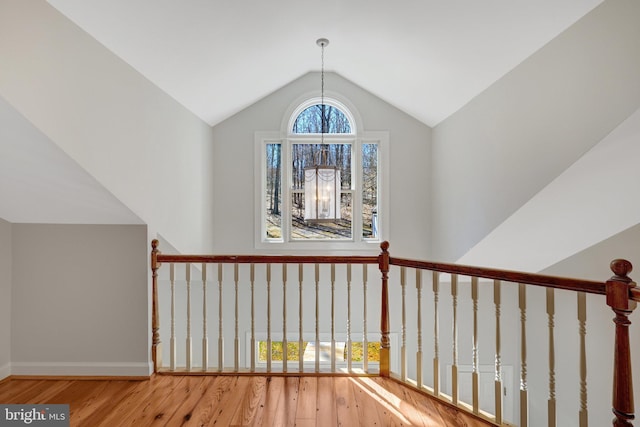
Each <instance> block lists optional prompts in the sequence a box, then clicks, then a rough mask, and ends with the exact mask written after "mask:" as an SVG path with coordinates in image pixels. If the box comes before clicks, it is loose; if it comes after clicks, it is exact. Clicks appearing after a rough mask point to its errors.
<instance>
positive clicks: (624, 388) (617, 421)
mask: <svg viewBox="0 0 640 427" xmlns="http://www.w3.org/2000/svg"><path fill="white" fill-rule="evenodd" d="M631 269H632V266H631V263H630V262H629V261H626V260H623V259H616V260H613V261H611V271H613V273H614V276H613V277H612V278H611V279H609V280H608V281H607V305H609V306H610V307H611V309H612V310H613V312H614V313H615V314H616V317H614V319H613V323H615V325H616V339H615V349H614V356H613V414H614V415H615V418H614V419H613V426H615V427H628V426H632V424H631V420H633V419H634V413H633V412H634V410H633V381H632V378H631V350H630V346H629V325H631V321H630V320H629V315H630V314H631V312H632V311H633V310H634V309H635V308H636V302H635V301H633V300H631V299H630V296H631V295H630V294H631V288H634V287H635V286H636V284H635V283H634V282H633V281H632V280H631V279H630V278H629V276H628V274H629V273H630V272H631Z"/></svg>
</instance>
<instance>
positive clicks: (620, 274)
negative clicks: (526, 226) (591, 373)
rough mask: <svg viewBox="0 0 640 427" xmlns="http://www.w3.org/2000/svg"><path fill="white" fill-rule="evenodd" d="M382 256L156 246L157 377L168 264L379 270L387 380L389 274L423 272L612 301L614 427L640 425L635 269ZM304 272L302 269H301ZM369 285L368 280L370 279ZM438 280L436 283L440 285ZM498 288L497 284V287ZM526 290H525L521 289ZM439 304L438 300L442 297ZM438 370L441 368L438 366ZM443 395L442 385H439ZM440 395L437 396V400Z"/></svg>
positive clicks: (622, 264) (621, 263)
mask: <svg viewBox="0 0 640 427" xmlns="http://www.w3.org/2000/svg"><path fill="white" fill-rule="evenodd" d="M380 249H381V252H380V254H379V255H377V256H316V255H172V254H162V253H161V252H160V251H159V250H158V241H157V240H154V241H153V242H152V251H151V269H152V273H153V275H152V286H153V289H152V294H153V303H152V342H153V346H152V354H151V356H152V360H153V363H154V370H155V371H156V372H157V370H158V366H160V365H161V363H162V362H161V357H162V356H161V355H162V351H161V347H160V345H161V343H160V337H159V327H160V322H159V308H158V301H157V300H158V269H159V268H160V266H161V264H162V263H165V262H166V263H192V264H198V263H203V264H204V263H233V264H316V265H317V264H377V265H378V268H379V270H380V273H381V282H382V284H381V305H380V334H381V338H380V371H379V375H381V376H387V377H388V376H390V375H391V372H390V366H391V354H390V347H391V346H390V329H389V324H390V307H389V271H390V267H391V266H398V267H409V268H413V269H417V270H429V271H431V272H434V276H435V277H437V273H448V274H452V275H454V276H455V277H456V278H457V277H458V276H465V277H470V278H472V280H477V278H481V279H490V280H494V281H496V283H500V282H505V283H515V284H520V285H535V286H543V287H546V288H548V289H563V290H569V291H575V292H580V293H589V294H597V295H606V302H607V305H609V306H610V307H611V308H612V310H613V311H614V313H615V318H614V319H613V321H614V324H615V348H614V372H613V399H612V410H613V413H614V415H615V418H614V419H613V426H614V427H631V426H632V424H631V420H633V419H634V402H633V384H632V376H631V360H632V359H631V353H630V343H629V326H630V325H631V321H630V320H629V315H630V314H631V313H632V312H633V310H634V309H635V307H636V302H637V301H640V288H637V287H636V284H635V283H634V282H633V281H632V280H631V278H629V276H628V274H629V273H630V272H631V270H632V266H631V263H630V262H628V261H626V260H614V261H612V262H611V270H612V271H613V273H614V276H613V277H611V278H610V279H609V280H607V281H606V282H604V283H603V282H597V281H591V280H583V279H574V278H566V277H556V276H550V275H542V274H535V273H525V272H518V271H510V270H500V269H494V268H484V267H476V266H468V265H458V264H449V263H440V262H430V261H419V260H413V259H406V258H396V257H391V256H390V254H389V243H388V242H386V241H385V242H382V243H381V245H380ZM300 268H302V267H300ZM365 280H366V279H365ZM434 280H435V279H434ZM494 287H495V283H494ZM521 288H523V286H521ZM436 298H437V295H436ZM434 366H437V365H434ZM436 390H437V385H436ZM437 393H438V392H436V394H437Z"/></svg>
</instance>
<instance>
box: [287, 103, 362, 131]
mask: <svg viewBox="0 0 640 427" xmlns="http://www.w3.org/2000/svg"><path fill="white" fill-rule="evenodd" d="M323 124H324V126H323ZM323 129H324V130H323ZM291 131H292V132H293V133H351V123H349V120H348V119H347V116H345V114H344V113H343V112H342V111H340V109H338V108H336V107H333V106H331V105H325V106H324V120H322V104H316V105H312V106H311V107H307V108H305V109H304V110H303V111H302V113H300V114H299V115H298V117H297V118H296V121H295V122H294V123H293V129H292V130H291Z"/></svg>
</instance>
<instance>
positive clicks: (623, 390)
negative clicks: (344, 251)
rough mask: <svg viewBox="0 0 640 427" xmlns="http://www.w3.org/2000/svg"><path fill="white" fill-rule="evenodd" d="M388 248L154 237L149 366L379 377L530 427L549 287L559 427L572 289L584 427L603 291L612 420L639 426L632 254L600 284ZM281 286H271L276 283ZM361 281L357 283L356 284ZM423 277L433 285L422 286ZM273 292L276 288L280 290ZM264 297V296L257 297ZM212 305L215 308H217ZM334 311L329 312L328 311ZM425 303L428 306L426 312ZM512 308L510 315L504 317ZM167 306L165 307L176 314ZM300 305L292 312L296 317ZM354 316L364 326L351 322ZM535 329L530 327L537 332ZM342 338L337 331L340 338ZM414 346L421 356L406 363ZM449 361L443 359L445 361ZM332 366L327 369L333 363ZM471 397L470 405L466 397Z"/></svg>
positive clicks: (551, 385) (552, 408) (553, 396)
mask: <svg viewBox="0 0 640 427" xmlns="http://www.w3.org/2000/svg"><path fill="white" fill-rule="evenodd" d="M381 250H382V251H381V253H380V254H379V255H378V256H278V255H274V256H266V255H170V254H162V253H161V252H160V251H159V250H158V241H157V240H154V241H153V242H152V252H151V268H152V274H153V290H152V292H153V304H152V350H151V356H152V360H153V364H154V371H155V372H157V373H214V374H225V373H233V374H238V373H248V374H257V373H258V372H260V373H261V374H269V375H309V374H311V375H323V374H330V375H380V376H385V377H391V378H394V379H396V380H398V381H400V382H402V383H404V384H405V385H407V386H409V387H412V388H415V389H417V390H420V391H422V392H424V393H427V394H430V395H432V396H434V397H436V398H438V399H440V400H443V401H445V402H448V403H449V404H451V405H453V406H455V407H456V408H458V409H460V410H463V411H467V412H469V413H472V414H474V415H476V416H478V417H481V418H484V419H486V420H488V421H490V422H492V423H494V424H496V425H513V424H516V425H519V426H521V427H527V426H528V425H529V422H530V420H529V418H530V413H529V407H530V405H531V403H532V402H530V390H529V388H530V387H529V383H530V378H529V371H530V368H532V367H533V366H532V364H533V363H536V364H538V363H539V362H540V358H536V357H534V358H533V360H531V359H532V358H531V352H530V349H529V348H528V343H529V342H530V341H531V340H532V339H533V338H536V339H538V338H539V336H538V335H539V333H535V332H536V331H537V332H539V331H540V330H541V328H537V329H533V330H532V329H531V325H530V324H529V323H530V321H531V320H532V319H531V318H532V317H535V316H537V315H540V313H539V312H540V310H542V309H541V308H540V307H539V306H538V305H536V304H534V305H532V304H531V303H530V301H529V300H531V299H532V298H536V295H538V294H540V290H542V291H543V293H544V298H543V302H542V303H543V305H544V314H545V315H546V325H543V328H542V329H546V330H547V333H546V335H547V337H546V343H547V344H546V346H547V349H548V352H547V355H546V357H544V358H542V359H545V360H546V365H547V366H548V369H547V379H548V381H547V390H546V394H547V395H548V398H547V402H546V406H547V411H546V412H547V414H546V415H547V416H546V418H547V425H548V426H550V427H555V426H556V425H558V419H559V418H560V415H562V416H563V417H565V416H566V414H561V413H560V411H561V410H564V408H562V405H558V398H559V395H558V384H556V383H557V381H558V378H557V377H558V372H557V368H556V362H557V354H556V347H557V346H558V336H559V330H558V328H559V326H558V324H557V322H558V321H559V320H560V319H559V317H558V314H559V312H557V310H556V304H557V299H558V297H563V298H564V297H566V296H567V295H568V294H573V295H575V298H576V299H575V301H576V313H577V316H576V319H575V320H576V321H577V348H576V351H575V354H576V365H577V370H578V377H579V379H578V383H579V384H578V386H577V387H578V393H577V394H578V396H579V397H578V400H579V402H578V404H577V407H578V408H579V409H578V413H577V414H576V416H575V417H576V419H577V422H576V425H579V426H580V427H586V426H587V425H588V419H589V415H588V409H589V407H588V392H587V345H586V342H587V330H586V324H587V296H588V295H593V296H596V297H597V296H600V295H603V296H605V298H603V300H604V301H605V302H606V304H607V305H608V306H610V307H611V309H612V310H613V311H614V314H615V318H614V328H615V344H614V352H613V365H614V366H613V398H612V410H613V414H614V419H613V425H614V426H631V425H632V424H631V421H632V420H633V419H634V404H633V384H632V376H631V360H632V359H631V351H630V348H631V346H630V341H629V326H630V324H631V321H630V320H629V316H630V314H631V313H632V312H633V310H634V309H635V306H636V302H637V301H639V300H640V290H639V289H637V288H636V286H635V283H634V282H633V281H632V280H631V279H630V278H629V273H630V272H631V269H632V266H631V263H629V262H628V261H625V260H614V261H612V262H611V270H612V271H613V273H614V275H613V277H611V278H610V279H609V280H607V281H605V282H597V281H589V280H581V279H572V278H563V277H554V276H546V275H540V274H531V273H523V272H514V271H505V270H498V269H490V268H480V267H471V266H462V265H457V264H446V263H434V262H427V261H418V260H412V259H405V258H396V257H391V256H390V253H389V243H388V242H383V243H382V244H381ZM162 264H169V270H170V271H169V280H168V282H169V286H167V287H166V288H169V289H170V290H169V289H164V287H163V289H162V290H163V292H165V293H167V292H169V295H170V296H169V297H168V298H169V299H170V312H171V315H170V318H171V320H170V322H169V326H170V328H169V329H170V330H171V333H170V339H169V341H170V351H169V358H170V363H169V366H166V365H165V364H164V363H163V360H162V359H163V356H162V354H163V350H162V345H161V340H160V326H161V322H160V312H161V309H160V305H161V303H160V299H159V293H160V292H159V290H160V289H159V288H160V285H159V279H158V273H159V269H160V267H161V265H162ZM371 264H374V265H377V266H378V269H379V270H380V274H381V281H380V282H378V283H380V287H379V288H377V283H373V286H376V289H374V292H379V294H378V295H380V296H381V298H380V299H379V301H378V302H379V304H378V305H376V304H373V308H374V309H375V312H374V311H372V310H371V307H372V304H371V303H370V302H369V301H370V299H371V298H370V296H371V295H372V292H371V289H369V287H368V286H369V280H368V273H367V271H368V269H367V266H370V265H371ZM180 265H183V266H184V268H183V273H184V277H183V279H176V272H177V271H178V269H177V266H180ZM357 265H360V266H361V267H362V269H361V270H355V269H353V266H357ZM258 269H260V271H261V273H260V274H261V277H260V278H257V275H258V273H257V272H258ZM196 270H199V271H200V273H201V280H200V279H198V280H197V281H195V282H197V283H196V284H197V285H201V288H202V290H201V292H200V294H199V298H200V303H201V304H202V307H201V308H202V310H201V318H202V321H203V325H202V333H201V336H202V344H201V354H202V356H201V357H200V360H199V362H196V363H193V358H194V354H193V351H192V346H193V336H192V335H193V328H192V324H191V318H192V316H193V314H192V312H193V310H192V292H193V291H192V282H194V280H192V274H193V272H194V271H196ZM211 271H214V272H216V271H217V284H218V289H217V293H216V292H211V291H213V290H214V289H210V288H214V287H215V283H214V282H215V280H213V281H212V280H210V279H209V278H208V277H207V276H208V274H209V273H210V272H211ZM354 271H358V273H357V276H358V277H357V280H354V276H355V274H354V273H353V272H354ZM229 272H231V273H229ZM291 273H293V274H291ZM214 276H215V274H214ZM228 276H232V277H228ZM275 276H277V278H276V277H275ZM309 276H311V277H309ZM412 278H413V279H415V294H414V293H413V291H412V290H411V289H412V288H413V286H408V282H409V281H411V279H412ZM291 279H293V280H295V281H296V282H297V284H298V289H297V293H295V292H294V293H292V291H291V289H290V288H295V286H293V287H292V286H290V285H289V281H291ZM278 282H279V285H278ZM374 282H375V281H374ZM274 283H275V288H273V287H274ZM354 283H357V285H356V286H354ZM425 283H426V284H429V285H430V287H428V286H425ZM288 286H289V287H288ZM176 288H179V289H181V292H183V295H182V297H183V299H186V317H187V319H186V345H185V347H184V348H185V351H184V355H185V358H186V363H184V366H178V363H177V362H176V360H177V356H176V352H177V349H178V348H181V347H182V346H179V345H178V344H177V335H178V334H177V333H176V317H175V316H176V314H175V313H176V311H179V310H180V309H182V311H185V310H184V307H182V304H181V303H179V304H176V294H177V292H176ZM196 288H197V286H196ZM272 288H273V289H275V291H276V292H275V293H274V290H273V289H272ZM194 289H195V288H194ZM287 289H289V290H287ZM354 289H356V291H354ZM208 290H209V293H208ZM447 291H448V292H447ZM258 294H259V296H256V295H258ZM208 295H209V296H208ZM212 295H213V296H212ZM272 295H277V298H275V300H274V298H273V297H272ZM355 295H357V297H356V298H354V296H355ZM216 296H217V299H216ZM287 296H289V297H290V299H289V300H287ZM291 296H297V297H298V301H297V304H295V303H292V302H291V301H290V300H291ZM505 297H506V298H505ZM509 297H512V298H511V299H513V298H515V301H510V300H509ZM354 299H357V301H358V302H357V303H356V304H355V305H354V304H353V300H354ZM247 300H250V301H247ZM489 300H490V304H491V305H492V306H493V308H492V309H491V311H492V313H491V314H490V315H487V313H486V311H487V306H488V304H489V303H488V301H489ZM182 302H184V301H182ZM208 302H217V311H218V318H217V319H214V320H213V322H208V320H207V319H208V313H209V311H211V307H210V306H208V305H207V303H208ZM256 302H257V303H258V304H257V305H256ZM603 304H604V302H603ZM213 305H214V306H216V304H213ZM229 305H231V306H232V307H233V310H230V307H229ZM240 305H242V308H240ZM329 306H330V314H327V313H329V312H328V310H327V308H328V307H329ZM429 306H430V307H429ZM515 306H517V309H516V308H515ZM181 307H182V308H181ZM256 307H258V308H259V309H262V310H263V311H265V310H266V319H264V316H262V317H260V316H256V314H255V311H256ZM274 307H275V308H276V311H277V312H278V320H280V321H281V322H282V325H281V326H280V327H274V326H273V324H272V317H273V314H274V313H275V312H276V311H274V310H273V308H274ZM340 307H341V308H342V309H344V310H345V311H346V314H345V313H339V314H340V317H341V319H342V321H336V316H337V314H338V313H336V310H340V309H341V308H340ZM345 307H346V308H345ZM423 307H429V308H427V309H426V310H425V309H424V308H423ZM214 308H215V307H214ZM310 309H311V310H310ZM229 310H230V311H231V312H233V316H232V317H233V319H232V320H233V324H232V325H233V327H232V328H230V329H231V330H232V331H233V332H232V335H233V351H232V354H233V365H231V364H230V363H227V362H226V361H225V349H224V343H225V339H227V340H228V338H226V335H227V332H226V331H228V330H229V328H227V327H226V325H225V326H223V312H224V311H228V312H229ZM323 310H324V313H325V314H324V317H323V314H322V313H323ZM509 310H511V311H512V312H510V313H508V312H509ZM162 311H163V313H165V312H168V311H169V310H168V309H167V310H162ZM353 311H355V312H357V313H358V316H353V315H352V312H353ZM294 312H295V313H296V314H295V315H293V314H292V313H294ZM309 312H312V313H311V314H312V317H313V318H314V321H313V323H314V325H313V331H309V329H310V328H309V322H306V323H305V321H304V319H305V318H306V317H305V316H306V315H307V314H308V313H309ZM507 314H509V315H511V320H512V321H511V322H510V323H507V324H505V317H507ZM528 316H529V319H528ZM291 317H297V319H294V320H293V321H291V319H290V318H291ZM307 317H308V316H307ZM356 317H357V318H358V319H359V322H356ZM247 318H248V319H249V320H247ZM288 319H289V321H288ZM372 319H373V320H374V321H379V325H380V330H379V333H380V335H379V336H380V343H379V355H378V359H377V361H376V363H377V364H378V369H377V370H376V369H375V368H373V369H372V366H370V365H371V363H370V362H369V357H368V355H367V349H368V348H369V344H370V340H369V337H368V335H369V331H368V324H370V323H371V320H372ZM376 319H377V320H376ZM296 320H297V321H296ZM256 322H257V323H259V329H261V333H263V334H266V335H265V336H266V348H267V351H266V358H267V360H266V366H263V367H262V368H261V369H258V368H257V362H256V357H255V354H256V348H257V341H259V340H258V338H256V337H257V335H256ZM263 322H264V323H263ZM209 323H212V324H217V326H218V342H217V350H218V352H217V359H218V360H217V366H215V363H212V361H211V358H210V357H209V348H210V347H215V345H211V344H209V338H208V324H209ZM355 323H358V324H359V327H360V329H361V330H360V331H359V333H360V334H362V335H361V337H362V340H361V342H362V351H363V352H364V358H363V359H360V362H359V363H361V364H362V369H356V368H354V362H353V359H352V349H353V347H352V344H353V341H358V339H356V340H353V339H352V329H353V325H354V324H355ZM488 323H491V324H492V327H491V328H489V329H492V330H493V331H494V332H493V333H492V334H491V338H490V339H488V341H490V344H491V346H492V347H493V351H492V355H491V356H492V359H493V372H492V373H491V374H492V376H493V378H494V380H493V383H494V384H493V387H492V388H493V393H490V394H492V395H493V396H492V400H493V405H492V408H490V409H487V408H486V407H485V408H483V407H481V401H482V399H485V400H486V398H487V391H486V389H482V388H481V387H482V384H481V383H482V380H481V374H482V373H481V369H480V368H481V363H480V361H481V358H480V343H481V342H482V340H483V339H485V338H486V335H487V329H488V328H487V327H486V326H487V324H488ZM240 325H242V326H240ZM516 325H517V327H516ZM183 326H184V325H183ZM292 326H295V327H296V328H295V329H296V330H295V332H291V330H292V329H293V328H292ZM425 326H428V327H425ZM534 326H535V325H534ZM447 327H449V328H450V329H449V330H448V331H446V330H445V329H446V328H447ZM508 327H511V329H514V330H516V329H517V340H516V344H517V346H518V351H517V357H516V358H517V360H516V361H515V362H514V365H515V367H517V369H518V371H519V372H518V380H517V383H518V384H519V387H518V388H519V392H518V396H517V397H518V404H517V405H515V406H516V410H515V411H514V412H517V413H518V416H517V420H515V419H506V418H505V401H504V398H503V397H504V396H503V390H505V387H506V386H507V385H508V384H506V383H505V377H504V370H505V366H506V365H505V360H506V358H505V354H504V353H505V351H504V349H505V348H507V347H506V346H505V345H504V342H505V338H508V337H506V336H505V329H508ZM178 329H181V330H182V329H184V327H182V326H181V327H180V328H178ZM240 329H242V330H244V331H250V332H246V333H247V336H250V338H247V340H246V341H247V343H248V344H247V346H246V347H247V348H248V350H247V353H250V362H249V363H248V364H247V366H244V364H243V363H242V362H241V361H240V359H241V358H240V356H239V354H240V347H242V346H241V344H240V343H241V341H242V340H243V339H242V336H241V335H242V334H241V333H240ZM336 329H338V331H336ZM274 331H278V333H276V334H275V335H277V336H278V337H279V338H277V339H279V340H280V341H281V342H282V348H283V352H284V353H285V355H284V356H283V357H282V360H281V363H279V365H278V367H277V368H276V367H275V362H274V360H273V359H272V356H271V348H272V344H273V342H274V341H273V337H274V336H275V335H274ZM443 331H444V332H443ZM532 332H534V333H533V334H532ZM460 333H463V334H465V335H468V336H470V337H471V340H470V341H471V343H470V348H466V347H467V346H466V345H465V343H461V342H459V339H458V335H459V334H460ZM291 335H295V340H294V341H297V343H298V346H297V348H298V353H299V354H298V356H297V360H295V361H292V362H293V364H292V365H291V366H289V365H288V357H287V356H286V348H287V342H288V336H291ZM337 336H341V337H342V338H340V339H338V338H336V337H337ZM563 336H564V335H563ZM325 341H326V342H327V345H328V346H329V347H328V348H330V350H327V351H328V356H327V357H328V359H329V360H328V361H327V363H326V364H321V363H320V357H321V356H320V353H321V345H322V344H323V343H324V342H325ZM338 341H345V342H346V346H345V349H344V352H345V359H346V365H345V364H343V363H342V360H340V361H339V360H338V359H340V357H339V356H336V354H338V353H339V351H337V344H338ZM425 342H431V343H432V345H426V346H425V345H424V343H425ZM512 344H513V343H512ZM304 346H307V347H311V348H313V349H314V352H313V360H306V359H305V358H304V357H303V354H302V353H303V347H304ZM447 349H448V350H447ZM340 351H341V350H340ZM412 352H413V353H414V357H412V358H409V356H410V354H411V353H412ZM428 355H430V356H431V363H432V369H429V368H428V367H427V363H426V359H427V358H428ZM461 356H462V357H463V358H464V359H465V360H470V362H471V363H470V368H469V370H468V371H469V372H465V371H464V369H462V368H463V366H462V365H460V363H459V360H460V359H461ZM247 359H249V357H247ZM296 362H297V363H296ZM445 362H448V364H446V365H445ZM329 364H330V368H328V366H329ZM296 365H297V366H296ZM321 365H322V369H321ZM309 366H312V368H310V367H309ZM443 374H445V375H446V377H447V381H443V378H441V376H442V375H443ZM467 374H470V381H469V382H470V387H468V388H467V389H465V388H464V387H462V386H461V383H462V382H463V380H464V379H466V378H467V377H468V375H467ZM465 375H466V376H465ZM536 380H538V379H536ZM537 382H538V381H537ZM445 385H446V387H445ZM484 385H486V382H485V384H484ZM445 388H446V390H445ZM483 390H484V391H483ZM465 396H466V397H467V398H468V401H465ZM536 405H537V403H536ZM536 407H539V405H537V406H536ZM598 410H601V405H598ZM514 416H515V414H514ZM562 419H565V418H562Z"/></svg>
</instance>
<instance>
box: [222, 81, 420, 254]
mask: <svg viewBox="0 0 640 427" xmlns="http://www.w3.org/2000/svg"><path fill="white" fill-rule="evenodd" d="M325 88H326V90H325V93H326V94H328V93H329V92H335V93H338V94H340V95H342V96H344V97H346V98H347V99H348V100H349V101H350V103H351V104H352V105H353V106H354V107H355V109H356V110H357V111H356V113H359V116H360V117H361V119H362V122H363V126H364V130H366V131H388V132H389V139H390V140H389V152H390V159H389V163H390V165H389V171H390V172H389V175H390V177H389V178H390V183H389V185H390V188H389V190H388V193H389V196H390V197H389V202H390V206H391V209H390V224H391V225H390V232H389V241H390V242H391V250H392V251H393V253H394V254H395V255H399V254H405V255H407V256H408V255H411V256H414V257H426V256H428V246H429V237H430V232H429V223H430V217H429V199H430V192H429V184H428V183H429V177H430V169H429V165H430V164H431V129H430V128H429V127H427V126H425V125H423V124H422V123H420V122H418V121H417V120H415V119H413V118H411V117H410V116H408V115H406V114H404V113H402V112H401V111H399V110H398V109H396V108H394V107H392V106H391V105H389V104H387V103H385V102H384V101H381V100H380V99H379V98H376V97H375V96H373V95H371V94H370V93H368V92H366V91H364V90H363V89H361V88H360V87H358V86H356V85H354V84H353V83H351V82H349V81H348V80H346V79H344V78H342V77H340V76H339V75H336V74H334V73H325ZM319 89H320V75H319V73H309V74H306V75H304V76H302V77H301V78H299V79H297V80H295V81H293V82H292V83H290V84H289V85H287V86H286V87H284V88H282V89H280V90H279V91H277V92H275V93H273V94H271V95H269V96H268V97H266V98H264V99H263V100H261V101H259V102H257V103H256V104H254V105H252V106H250V107H248V108H247V109H245V110H244V111H242V112H240V113H238V114H236V115H235V116H233V117H231V118H229V119H227V120H225V121H224V122H222V123H220V124H218V125H216V126H215V127H214V140H215V155H214V158H213V165H214V166H213V169H214V171H215V178H214V183H215V187H214V194H215V199H216V200H215V202H216V208H215V215H216V225H215V230H214V233H213V235H214V236H215V237H214V238H215V250H216V252H236V253H237V252H240V253H249V252H253V251H254V249H253V247H254V230H253V224H254V215H255V213H256V206H255V203H254V202H255V197H254V173H256V171H254V151H255V150H254V132H255V131H276V132H277V131H280V130H281V125H282V122H283V119H285V115H286V112H287V110H288V109H289V108H290V107H291V106H292V104H295V103H296V102H302V101H304V100H305V99H304V98H303V96H304V95H305V94H308V95H309V97H312V96H319V95H320V93H319V92H320V90H319ZM296 106H297V105H296ZM286 119H287V120H288V117H286ZM376 250H377V249H376Z"/></svg>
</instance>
